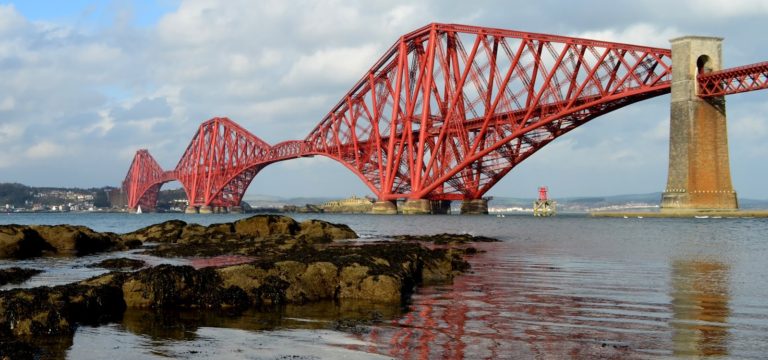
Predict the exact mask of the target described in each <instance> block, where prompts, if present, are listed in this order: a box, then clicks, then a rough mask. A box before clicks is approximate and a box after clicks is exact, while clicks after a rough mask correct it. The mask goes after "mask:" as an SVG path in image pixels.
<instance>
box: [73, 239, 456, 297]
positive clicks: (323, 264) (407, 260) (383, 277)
mask: <svg viewBox="0 0 768 360" xmlns="http://www.w3.org/2000/svg"><path fill="white" fill-rule="evenodd" d="M467 266H468V265H467V263H466V262H465V261H464V260H463V259H462V258H461V254H460V253H458V252H451V251H446V250H445V249H434V250H430V249H427V248H424V247H422V246H421V245H419V244H415V243H392V242H380V243H373V244H368V245H357V246H352V245H349V246H331V247H325V248H316V247H313V246H301V247H297V248H293V249H292V250H291V251H288V252H285V253H282V254H280V255H276V256H270V257H262V258H260V259H259V260H257V261H254V262H251V263H247V264H239V265H233V266H224V267H219V268H203V269H199V270H195V269H194V268H192V267H190V266H171V265H161V266H157V267H153V268H149V269H143V270H140V271H138V272H134V273H117V272H112V273H109V274H106V275H103V276H100V277H96V278H93V279H90V280H87V281H85V282H82V285H91V286H112V287H118V288H120V289H121V290H122V294H123V299H124V301H125V304H126V306H128V307H131V308H166V307H173V308H215V309H241V308H247V307H262V306H272V305H282V304H304V303H310V302H317V301H322V300H333V301H337V302H343V301H345V300H366V301H370V302H383V303H393V304H399V303H401V302H402V301H404V300H405V299H406V298H407V296H408V295H409V294H410V293H411V291H413V288H414V286H415V285H416V284H419V283H422V281H423V280H424V279H427V280H428V281H430V282H434V281H438V280H442V281H446V280H450V279H452V278H453V276H455V275H456V274H458V273H460V272H461V271H464V270H465V269H466V268H467Z"/></svg>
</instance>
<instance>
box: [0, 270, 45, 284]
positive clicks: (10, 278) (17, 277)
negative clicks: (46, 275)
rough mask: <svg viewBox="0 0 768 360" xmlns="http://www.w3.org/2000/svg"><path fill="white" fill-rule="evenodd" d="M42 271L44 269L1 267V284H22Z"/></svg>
mask: <svg viewBox="0 0 768 360" xmlns="http://www.w3.org/2000/svg"><path fill="white" fill-rule="evenodd" d="M41 272H43V270H38V269H23V268H20V267H12V268H7V269H0V286H3V285H5V284H20V283H22V282H24V281H27V280H28V279H29V278H31V277H33V276H35V275H37V274H39V273H41Z"/></svg>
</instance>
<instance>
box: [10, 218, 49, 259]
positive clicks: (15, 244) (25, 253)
mask: <svg viewBox="0 0 768 360" xmlns="http://www.w3.org/2000/svg"><path fill="white" fill-rule="evenodd" d="M55 250H56V249H55V248H54V247H53V246H51V244H48V243H47V242H45V240H44V239H43V238H42V236H40V234H38V233H37V231H35V230H33V229H30V228H29V226H24V225H0V259H7V258H14V259H26V258H30V257H35V256H41V255H43V253H45V252H54V251H55Z"/></svg>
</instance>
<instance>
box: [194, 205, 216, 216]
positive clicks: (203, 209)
mask: <svg viewBox="0 0 768 360" xmlns="http://www.w3.org/2000/svg"><path fill="white" fill-rule="evenodd" d="M198 211H199V213H200V214H212V213H213V209H212V208H211V207H210V206H205V205H203V206H201V207H200V209H199V210H198Z"/></svg>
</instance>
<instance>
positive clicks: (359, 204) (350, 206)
mask: <svg viewBox="0 0 768 360" xmlns="http://www.w3.org/2000/svg"><path fill="white" fill-rule="evenodd" d="M375 201H376V200H375V199H372V198H370V197H367V196H366V197H357V196H352V197H349V198H346V199H341V200H333V201H327V202H326V203H324V204H322V205H320V208H322V209H323V211H324V212H328V213H369V212H371V210H373V203H374V202H375Z"/></svg>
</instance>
